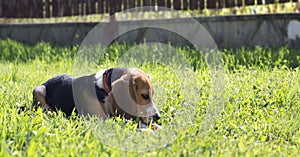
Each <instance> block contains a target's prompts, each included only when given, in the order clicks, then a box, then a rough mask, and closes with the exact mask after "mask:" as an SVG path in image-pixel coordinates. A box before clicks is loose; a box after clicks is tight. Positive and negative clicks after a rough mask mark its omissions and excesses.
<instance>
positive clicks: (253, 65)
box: [0, 41, 300, 156]
mask: <svg viewBox="0 0 300 157" xmlns="http://www.w3.org/2000/svg"><path fill="white" fill-rule="evenodd" d="M132 46H133V45H122V44H113V45H112V46H111V47H109V48H108V49H107V50H106V52H107V54H108V55H109V56H110V57H107V58H106V59H105V62H106V63H107V64H105V65H103V66H101V67H104V68H108V67H109V66H113V65H115V64H116V60H117V58H114V57H116V56H122V54H123V53H124V51H126V50H128V49H130V47H132ZM77 49H78V47H54V46H51V45H49V44H46V43H42V44H39V45H35V46H28V45H24V44H21V43H17V42H14V41H1V42H0V54H1V56H0V71H1V73H0V132H1V134H0V153H1V154H0V156H8V155H9V156H53V155H54V156H120V155H123V154H125V155H133V156H140V155H144V156H181V155H182V156H193V155H205V156H209V155H214V156H220V155H224V156H241V155H242V156H244V155H249V156H254V155H258V156H260V155H263V156H279V155H286V156H289V155H291V156H296V155H298V154H299V147H298V146H299V137H300V131H299V126H300V124H299V123H300V122H299V119H300V97H299V95H300V81H299V78H300V71H299V70H300V69H299V62H300V58H299V51H297V50H290V49H288V48H285V47H284V48H281V49H265V48H260V47H256V48H253V49H238V50H235V51H234V50H221V54H222V56H223V60H224V63H225V65H224V67H225V71H226V75H227V79H226V80H227V82H226V87H225V88H226V90H225V91H226V92H225V96H224V104H225V105H224V108H222V110H220V112H219V114H218V116H216V117H215V119H214V121H212V122H213V124H212V127H209V128H207V130H203V128H202V127H203V121H205V118H206V115H207V107H208V106H209V104H210V99H209V97H210V95H211V94H212V93H211V92H212V90H211V82H210V71H209V69H208V68H207V66H204V65H203V64H205V63H204V62H203V60H201V55H200V52H198V51H196V50H193V49H191V48H182V47H181V48H179V47H178V48H176V49H177V50H178V52H180V53H182V54H183V55H184V56H185V57H186V58H187V60H188V61H189V62H190V63H191V65H192V67H193V69H195V71H194V72H193V74H194V75H195V77H196V78H197V81H196V80H194V79H195V78H194V77H191V78H187V79H185V81H188V83H189V84H191V87H190V88H188V89H186V90H189V89H199V91H198V92H199V93H196V94H197V96H196V97H195V99H196V103H188V105H189V106H185V103H184V102H185V100H186V97H188V96H187V95H183V94H182V88H181V84H182V81H183V80H180V79H179V77H178V75H176V73H175V71H176V70H173V71H172V68H169V67H167V66H163V65H156V64H144V65H142V66H141V67H140V68H141V69H143V70H144V71H146V72H148V73H149V74H150V75H151V76H152V80H153V83H154V86H155V88H156V95H155V96H156V104H157V106H158V108H159V109H160V110H161V114H162V124H163V127H165V131H161V132H155V133H151V132H140V131H138V130H136V125H137V124H136V123H135V122H127V123H126V122H125V121H124V119H122V118H116V119H114V120H113V119H110V120H108V121H106V122H102V120H100V119H97V118H92V119H91V120H85V119H84V118H82V117H77V116H75V115H74V116H71V117H70V118H65V117H64V116H63V114H62V113H61V112H59V113H57V114H56V113H50V114H47V113H46V112H43V111H42V110H41V109H38V110H37V111H35V110H31V109H29V108H30V105H31V102H32V94H31V92H32V89H33V88H34V87H35V86H36V85H40V84H41V83H43V82H44V81H46V80H47V79H49V78H50V77H52V76H54V75H57V74H62V73H69V74H72V73H73V70H74V67H73V66H74V64H73V63H74V56H76V51H77ZM101 61H103V60H101ZM95 70H99V69H95ZM95 72H96V71H95ZM195 82H196V83H197V87H196V88H195V87H192V85H193V86H194V85H195ZM189 92H190V93H191V95H192V96H194V94H193V93H194V92H195V91H194V90H191V91H189ZM161 93H163V94H161ZM19 106H26V107H27V108H28V109H27V110H25V111H23V112H21V113H20V114H19V113H18V107H19ZM186 113H188V114H191V115H192V116H193V117H192V118H190V117H189V116H187V115H185V114H186ZM186 117H188V118H186ZM176 122H180V123H181V124H180V125H179V124H177V123H176ZM173 124H174V125H173ZM173 126H174V127H173ZM166 127H170V128H166ZM172 127H173V128H172ZM168 129H169V130H168ZM168 133H169V134H168ZM171 133H176V134H175V136H174V134H171ZM108 137H110V138H108ZM157 137H160V138H159V139H160V141H159V142H158V143H157V141H155V140H156V138H157ZM141 141H142V142H144V143H140V142H141ZM145 141H146V142H145ZM165 141H167V142H166V143H163V142H165ZM151 142H152V143H155V142H156V144H158V146H157V147H155V148H153V149H150V150H149V149H145V148H144V147H145V146H147V144H149V143H151ZM124 143H125V144H126V147H127V148H135V149H133V150H132V149H131V151H142V150H143V149H145V150H147V152H144V153H137V152H123V151H122V150H120V149H119V148H124V147H125V146H124V145H122V144H124ZM149 147H151V146H149Z"/></svg>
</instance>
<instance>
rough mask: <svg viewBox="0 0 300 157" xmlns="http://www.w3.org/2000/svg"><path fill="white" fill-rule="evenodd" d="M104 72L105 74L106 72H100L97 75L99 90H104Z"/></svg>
mask: <svg viewBox="0 0 300 157" xmlns="http://www.w3.org/2000/svg"><path fill="white" fill-rule="evenodd" d="M104 72H105V70H100V71H98V72H97V73H96V75H95V79H96V80H97V82H96V85H97V86H98V87H99V88H103V73H104Z"/></svg>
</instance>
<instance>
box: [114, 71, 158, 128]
mask: <svg viewBox="0 0 300 157" xmlns="http://www.w3.org/2000/svg"><path fill="white" fill-rule="evenodd" d="M109 101H110V104H111V105H112V106H111V109H112V111H111V112H112V113H113V115H114V116H119V115H120V116H124V117H125V118H127V119H137V118H139V119H140V120H141V121H142V123H145V124H149V123H150V122H151V121H153V122H157V121H158V120H159V119H160V114H159V111H158V110H157V108H156V105H155V102H154V89H153V85H152V82H151V79H150V76H149V75H148V74H146V73H145V72H143V71H142V70H139V69H130V70H129V71H128V73H126V74H125V75H123V76H122V77H121V78H120V79H118V80H116V81H114V82H113V83H112V92H111V94H110V96H109Z"/></svg>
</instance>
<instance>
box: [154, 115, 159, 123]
mask: <svg viewBox="0 0 300 157" xmlns="http://www.w3.org/2000/svg"><path fill="white" fill-rule="evenodd" d="M153 120H154V121H155V122H157V121H158V120H160V115H159V114H155V115H154V116H153Z"/></svg>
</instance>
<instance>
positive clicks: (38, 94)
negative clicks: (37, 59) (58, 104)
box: [32, 85, 52, 111]
mask: <svg viewBox="0 0 300 157" xmlns="http://www.w3.org/2000/svg"><path fill="white" fill-rule="evenodd" d="M32 94H33V104H32V105H33V107H34V108H36V107H38V106H39V105H40V106H41V107H42V108H44V109H46V110H48V111H52V107H51V106H49V105H48V104H47V102H46V94H47V93H46V87H45V86H44V85H41V86H36V87H35V88H34V89H33V93H32Z"/></svg>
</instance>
